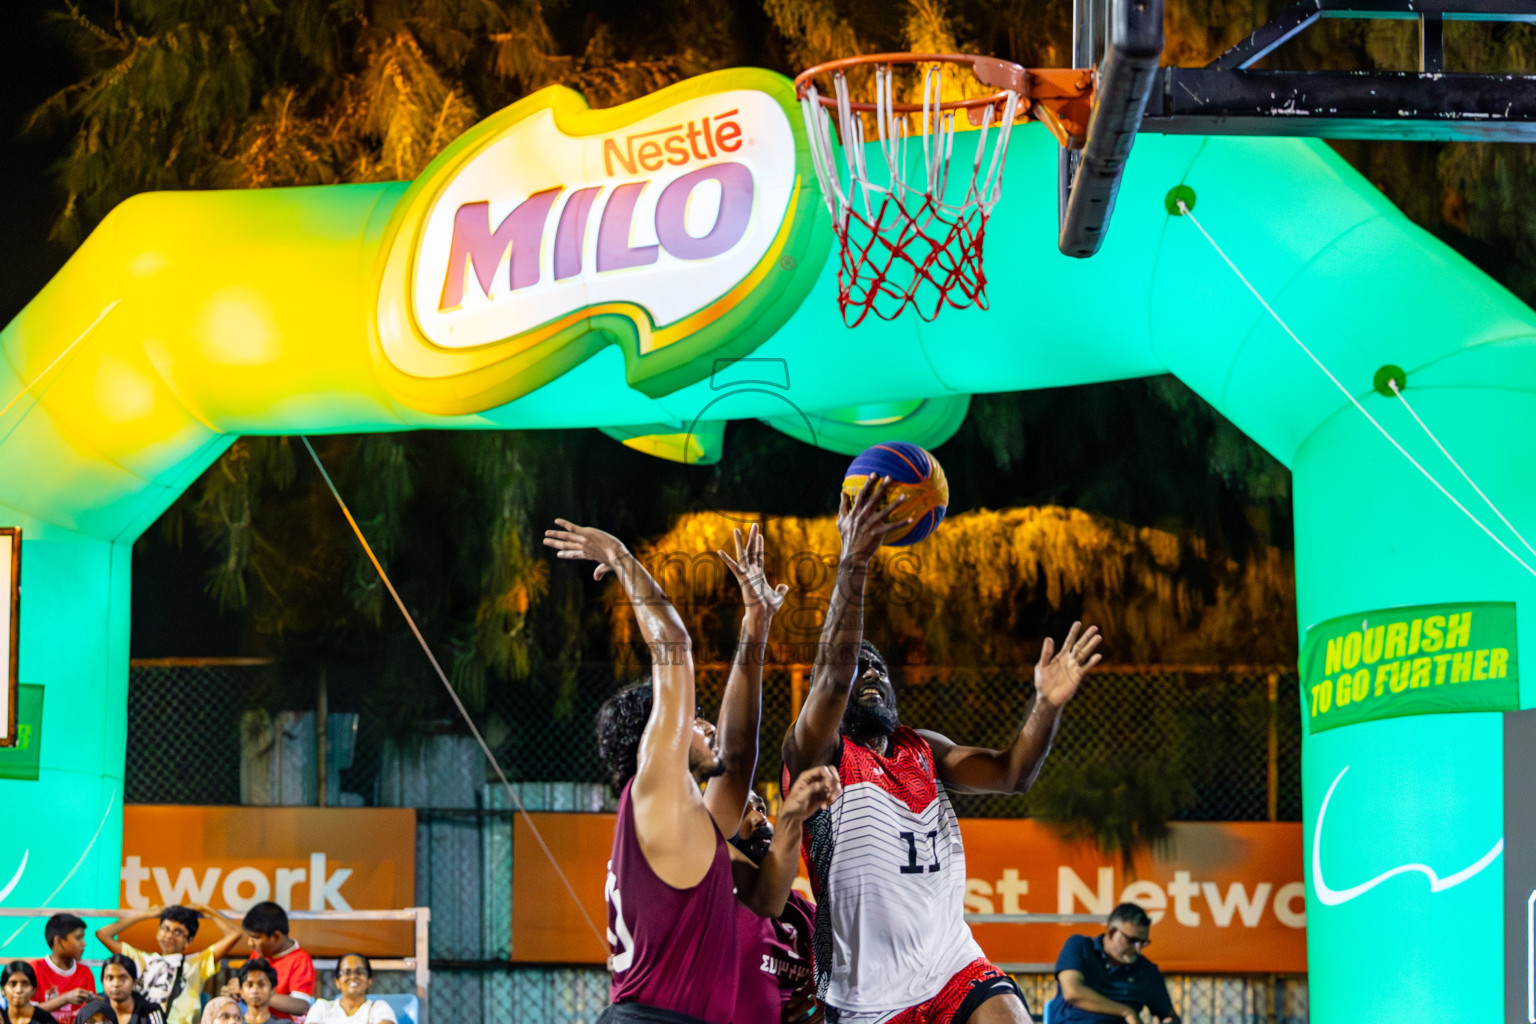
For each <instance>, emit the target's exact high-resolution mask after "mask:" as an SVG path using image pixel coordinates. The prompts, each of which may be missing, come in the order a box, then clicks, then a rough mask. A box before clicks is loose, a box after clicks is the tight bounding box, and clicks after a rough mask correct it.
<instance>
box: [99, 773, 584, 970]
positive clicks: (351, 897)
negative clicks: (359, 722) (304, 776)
mask: <svg viewBox="0 0 1536 1024" xmlns="http://www.w3.org/2000/svg"><path fill="white" fill-rule="evenodd" d="M599 896H601V886H599ZM263 900H274V901H276V902H277V903H278V904H280V905H282V906H283V907H285V908H286V909H288V910H400V909H403V908H405V907H410V906H414V905H415V902H416V812H415V811H413V810H409V809H397V808H374V807H367V808H364V807H170V806H142V805H132V804H130V805H128V806H126V807H124V808H123V870H122V902H121V906H124V907H130V908H134V909H144V908H148V907H155V906H164V905H166V904H171V903H181V904H186V905H190V904H193V903H206V904H208V905H209V906H211V907H213V908H214V909H216V910H219V911H222V912H224V913H225V914H226V915H227V916H228V917H230V918H231V919H232V920H234V921H235V922H236V923H237V924H238V923H239V921H240V918H241V916H242V915H243V914H244V913H245V911H246V910H248V909H249V908H250V907H252V906H254V905H255V904H257V903H260V902H262V901H263ZM92 927H94V925H92ZM292 934H293V937H294V938H295V939H297V940H298V941H299V944H300V945H302V946H303V947H304V948H305V949H307V950H309V951H310V953H311V954H313V955H315V956H318V957H330V956H339V955H340V954H342V953H346V952H353V951H355V952H359V953H365V954H367V955H369V956H378V957H405V956H410V955H412V953H413V950H414V941H415V936H414V934H413V930H412V928H411V923H410V922H409V921H335V922H331V921H327V922H320V921H294V922H293V933H292ZM217 936H218V927H217V926H216V925H215V924H213V923H211V922H204V923H203V926H202V927H201V928H200V929H199V930H198V933H197V938H196V939H195V940H194V941H193V943H192V946H191V948H192V949H193V950H198V949H202V948H203V947H205V946H207V945H208V944H209V943H210V942H212V941H213V939H214V938H216V937H217ZM123 937H124V938H126V939H127V940H128V941H129V942H130V943H132V944H133V945H135V946H137V947H138V948H140V949H145V950H153V949H155V948H156V945H155V926H154V924H153V923H145V924H142V925H137V926H135V927H133V928H131V929H129V930H128V931H127V932H126V933H125V934H124V936H123ZM244 952H245V947H244V945H243V944H241V945H239V946H237V947H236V953H237V954H243V953H244Z"/></svg>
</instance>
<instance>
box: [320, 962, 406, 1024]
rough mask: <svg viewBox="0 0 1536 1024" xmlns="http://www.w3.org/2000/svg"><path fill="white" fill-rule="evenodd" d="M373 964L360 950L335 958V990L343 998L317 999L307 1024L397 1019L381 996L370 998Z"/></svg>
mask: <svg viewBox="0 0 1536 1024" xmlns="http://www.w3.org/2000/svg"><path fill="white" fill-rule="evenodd" d="M372 987H373V964H371V963H369V962H368V958H367V957H365V956H363V954H361V953H348V954H347V955H346V956H344V957H342V958H341V959H340V960H338V961H336V991H337V992H339V993H340V997H339V998H337V999H335V1000H331V999H317V1000H316V1001H315V1005H314V1006H312V1007H311V1008H310V1011H309V1013H308V1014H306V1015H305V1017H304V1024H381V1022H382V1021H390V1022H391V1024H393V1022H394V1021H395V1011H394V1010H391V1009H390V1008H389V1004H388V1003H386V1002H384V1001H383V1000H380V999H369V998H368V990H369V989H371V988H372Z"/></svg>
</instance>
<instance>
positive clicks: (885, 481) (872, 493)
mask: <svg viewBox="0 0 1536 1024" xmlns="http://www.w3.org/2000/svg"><path fill="white" fill-rule="evenodd" d="M890 484H891V478H890V477H888V476H874V475H871V476H868V477H866V478H865V479H864V486H862V487H860V488H859V493H858V494H856V495H854V496H853V497H852V498H849V497H848V492H847V491H844V492H843V493H842V500H841V501H839V502H838V506H837V532H838V533H839V534H841V535H842V538H843V557H845V558H849V557H851V558H854V559H857V560H858V561H861V562H868V561H869V559H870V558H871V557H873V555H874V553H875V551H876V550H877V549H879V547H880V543H881V541H882V540H883V539H884V538H885V535H886V534H888V533H891V532H893V531H895V530H899V529H901V528H902V527H903V526H906V525H908V524H909V523H911V522H912V520H914V519H916V518H917V517H916V516H910V515H906V511H907V509H908V508H909V507H910V502H911V498H910V496H909V497H906V498H902V499H901V500H899V501H896V502H890V503H887V501H886V491H887V489H888V488H889V487H890Z"/></svg>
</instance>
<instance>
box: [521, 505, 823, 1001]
mask: <svg viewBox="0 0 1536 1024" xmlns="http://www.w3.org/2000/svg"><path fill="white" fill-rule="evenodd" d="M555 522H556V523H557V524H558V526H559V529H555V530H548V531H546V532H545V535H544V543H545V544H546V545H548V546H549V547H551V548H554V549H555V550H556V552H557V557H559V558H563V559H584V560H587V561H594V562H596V563H597V568H596V570H594V572H593V578H594V579H602V578H603V577H604V576H606V575H607V574H608V573H610V572H611V573H613V574H614V575H615V576H616V577H617V578H618V580H619V582H620V584H621V585H622V586H623V588H624V593H625V596H626V597H627V599H628V601H629V604H630V606H631V608H633V609H634V613H635V618H636V621H637V622H638V624H639V627H640V634H641V637H642V639H643V640H644V641H645V643H646V645H647V646H648V647H649V648H650V652H651V678H650V679H649V680H648V681H646V682H643V683H637V684H635V685H633V686H630V687H627V688H626V689H624V690H621V691H620V692H619V693H618V694H616V695H614V697H612V698H610V699H609V700H608V701H607V702H606V703H605V704H604V705H603V708H602V709H601V710H600V711H599V713H598V721H597V728H598V745H599V749H600V751H601V753H602V755H603V758H604V760H605V761H606V762H607V763H608V765H609V768H610V770H611V772H612V775H613V782H614V784H615V788H617V789H618V790H619V793H620V795H619V807H618V822H617V824H616V826H615V828H614V841H613V858H612V860H611V861H610V862H609V867H608V879H607V884H606V887H605V896H606V898H607V903H608V943H609V949H610V964H611V966H612V968H613V985H612V991H611V998H612V1002H613V1005H611V1006H610V1007H608V1009H606V1010H604V1011H603V1014H602V1016H600V1017H599V1021H600V1022H601V1024H610V1022H612V1024H617V1022H620V1021H636V1022H638V1021H645V1022H659V1024H732V1017H733V1014H734V1012H735V1004H736V994H737V988H738V983H739V974H740V964H739V945H738V942H737V937H736V936H737V930H736V924H737V922H736V900H737V897H738V896H739V897H740V900H741V902H742V903H744V904H746V905H747V906H748V907H750V908H752V909H753V910H754V911H756V912H757V913H759V914H762V915H763V916H765V917H777V916H778V915H779V914H780V913H782V911H783V909H784V902H785V899H786V897H787V896H788V894H789V890H790V886H791V884H792V883H793V881H794V878H795V871H796V868H797V867H798V866H799V860H800V858H799V851H798V849H797V846H798V843H799V840H800V823H801V821H803V820H804V819H805V818H806V817H808V816H809V815H810V814H812V813H814V812H815V811H817V810H819V809H821V808H823V807H826V806H827V805H828V804H829V803H830V802H831V801H833V800H835V799H836V798H837V794H838V790H839V786H838V782H837V776H836V774H835V773H833V772H831V771H829V770H827V769H818V770H816V771H808V772H805V773H803V774H802V776H801V777H800V778H798V779H796V781H795V784H794V786H793V787H791V788H790V789H789V792H788V793H787V795H786V796H785V800H784V807H783V809H782V811H781V812H780V830H779V835H778V836H777V837H775V840H774V842H773V843H772V844H771V846H770V849H769V850H768V853H767V856H765V857H764V858H763V862H762V864H761V865H755V864H753V863H752V862H751V861H750V860H749V859H748V858H747V857H746V856H745V855H743V854H742V853H740V852H739V851H737V850H735V849H734V848H733V847H731V846H730V845H729V844H727V843H726V841H725V836H727V835H735V834H736V831H737V828H738V826H739V823H740V821H741V815H742V810H743V807H744V805H745V802H746V794H747V791H748V789H749V788H750V785H751V777H752V771H753V768H752V766H754V765H755V763H756V743H757V730H758V717H759V712H760V700H758V699H756V692H757V686H756V684H754V683H753V682H752V676H753V673H754V669H755V673H756V675H757V676H758V677H760V675H761V671H762V657H761V655H762V649H761V648H762V642H763V641H765V640H766V637H767V622H768V620H771V617H772V609H774V608H777V607H778V604H779V602H780V601H782V597H783V590H782V589H779V588H775V587H772V586H770V585H769V584H768V583H767V580H766V578H765V577H764V574H763V572H762V539H761V537H760V536H759V535H758V534H757V533H756V531H755V530H753V531H751V532H750V533H749V535H748V539H747V541H746V543H745V544H742V543H741V542H740V541H739V539H738V544H737V557H736V558H734V559H732V558H729V557H727V556H726V555H725V554H724V552H721V557H722V558H724V559H725V561H726V563H727V565H729V566H731V568H732V571H733V572H735V573H736V576H737V579H738V580H739V581H740V582H741V585H742V590H743V594H744V595H745V596H746V597H747V605H748V611H747V615H746V617H745V621H744V624H743V648H745V650H743V651H739V652H738V655H737V659H736V664H735V666H733V669H732V672H731V679H730V681H729V682H728V683H727V693H726V696H725V701H724V706H723V708H722V712H723V713H722V732H723V734H724V736H725V738H726V743H727V746H728V747H729V746H732V745H734V746H736V747H738V748H740V747H741V746H742V745H744V744H745V743H746V737H747V736H748V735H749V734H750V744H751V755H750V757H748V756H746V755H745V754H744V753H730V752H729V751H726V752H722V753H717V751H716V749H715V747H716V737H717V733H716V730H715V727H714V726H713V725H712V724H710V723H709V722H707V721H705V720H704V719H703V718H702V717H701V716H700V715H698V714H697V712H696V707H695V704H694V696H695V691H694V678H693V649H692V643H691V641H690V639H689V637H688V631H687V629H686V628H685V627H684V625H683V621H682V619H681V618H680V617H679V616H678V614H677V610H676V609H675V608H673V607H672V602H671V601H670V600H669V599H668V598H667V596H666V594H665V593H663V592H662V590H661V588H660V587H659V586H658V585H657V584H656V581H655V580H654V579H653V578H652V577H651V574H650V573H649V572H647V571H646V569H645V566H643V565H642V564H641V563H640V561H639V560H638V559H637V558H635V557H634V556H633V555H631V554H630V553H629V551H628V549H626V548H625V547H624V545H623V544H622V543H620V542H619V541H618V539H617V538H615V537H613V536H612V535H610V534H607V533H604V532H603V531H601V530H597V529H593V528H592V527H583V526H577V525H576V524H574V523H572V522H569V521H568V520H564V519H557V520H555ZM754 606H761V607H757V608H756V610H754ZM763 613H766V614H763ZM754 648H755V651H754ZM754 653H755V657H754ZM744 693H745V694H746V695H745V696H744V695H743V694H744ZM749 705H750V706H749ZM723 754H725V756H723ZM728 767H729V768H730V769H731V770H730V771H727V768H728ZM743 769H744V771H745V775H744V777H743V775H742V773H743ZM711 778H713V779H715V780H716V781H715V783H714V784H712V785H711V786H710V787H709V795H708V797H706V796H705V794H704V793H703V792H702V790H701V788H700V783H701V782H703V781H704V780H706V779H711Z"/></svg>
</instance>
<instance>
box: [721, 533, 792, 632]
mask: <svg viewBox="0 0 1536 1024" xmlns="http://www.w3.org/2000/svg"><path fill="white" fill-rule="evenodd" d="M733 532H734V533H735V534H736V557H735V558H732V557H731V556H730V555H728V554H726V553H725V552H724V551H716V552H715V554H717V555H719V556H720V560H721V561H722V562H724V563H725V564H726V567H727V568H729V569H730V570H731V574H732V575H734V576H735V577H736V582H737V583H739V584H740V585H741V600H742V603H743V604H745V605H746V606H747V607H748V608H749V609H751V608H759V609H760V610H762V611H764V612H767V613H768V614H769V615H772V614H773V613H774V612H776V611H778V610H779V608H780V606H782V605H783V604H784V595H785V594H787V593H789V585H788V584H786V583H780V584H779V585H778V586H774V585H773V584H771V583H769V582H768V573H767V572H766V571H765V570H764V569H763V534H762V531H760V530H759V529H758V528H757V524H756V523H753V524H752V525H751V527H749V528H748V529H747V538H746V540H745V541H743V540H742V538H741V530H740V529H737V530H735V531H733Z"/></svg>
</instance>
